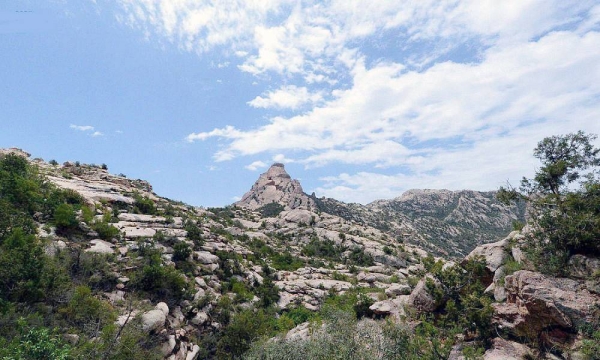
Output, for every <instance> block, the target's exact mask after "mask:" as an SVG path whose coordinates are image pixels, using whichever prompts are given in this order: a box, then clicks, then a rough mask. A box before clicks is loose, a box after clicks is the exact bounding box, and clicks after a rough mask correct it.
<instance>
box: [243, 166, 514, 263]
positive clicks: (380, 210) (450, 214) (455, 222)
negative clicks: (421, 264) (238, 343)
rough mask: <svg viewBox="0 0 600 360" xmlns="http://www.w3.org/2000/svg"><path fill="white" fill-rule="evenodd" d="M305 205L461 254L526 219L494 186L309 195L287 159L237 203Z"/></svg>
mask: <svg viewBox="0 0 600 360" xmlns="http://www.w3.org/2000/svg"><path fill="white" fill-rule="evenodd" d="M273 204H279V205H281V206H282V208H281V209H287V210H290V209H296V208H300V209H305V210H312V211H318V212H324V213H328V214H331V215H335V216H339V217H341V218H343V219H345V220H347V221H351V222H354V223H357V224H361V225H365V226H370V227H374V228H377V229H379V230H381V231H382V232H384V233H387V234H389V236H391V237H393V238H395V239H397V241H399V242H407V243H411V244H414V245H418V246H419V247H421V248H423V249H425V250H427V251H428V252H431V253H433V254H436V255H443V256H446V257H448V256H450V257H463V256H465V255H466V254H468V253H469V252H470V251H471V250H473V249H474V248H475V247H476V246H478V245H481V244H485V243H489V242H492V241H496V240H497V239H498V238H501V237H502V236H504V235H505V234H507V233H508V232H510V231H511V230H512V227H513V224H515V223H522V222H524V221H525V205H524V203H517V204H516V205H505V204H503V203H501V202H499V201H498V200H497V199H496V192H495V191H486V192H480V191H472V190H460V191H450V190H430V189H427V190H409V191H407V192H405V193H404V194H403V195H402V196H400V197H397V198H395V199H391V200H377V201H374V202H372V203H369V204H367V205H361V204H356V203H351V204H347V203H344V202H341V201H338V200H335V199H331V198H325V197H322V198H317V197H316V196H315V195H314V194H313V195H307V194H306V193H304V192H303V191H302V187H301V185H300V183H299V182H298V181H297V180H293V179H292V178H291V177H290V175H289V174H287V172H286V171H285V168H284V165H283V164H279V163H276V164H273V165H272V166H271V167H270V168H269V169H268V170H267V171H266V172H265V173H263V174H261V175H260V177H259V179H258V180H257V181H256V183H255V184H254V185H253V186H252V188H251V189H250V191H248V192H247V193H246V194H245V195H244V196H243V197H242V199H241V200H240V201H238V202H236V203H235V205H236V206H240V207H248V208H250V209H260V208H261V207H264V206H267V208H268V207H273V206H274V205H273Z"/></svg>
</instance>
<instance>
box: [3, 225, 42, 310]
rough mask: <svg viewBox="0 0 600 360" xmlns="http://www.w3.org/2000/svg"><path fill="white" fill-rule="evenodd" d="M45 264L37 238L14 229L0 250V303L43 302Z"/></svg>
mask: <svg viewBox="0 0 600 360" xmlns="http://www.w3.org/2000/svg"><path fill="white" fill-rule="evenodd" d="M45 262H46V256H45V254H44V251H43V248H42V246H41V244H40V243H39V241H38V240H37V238H36V237H35V236H33V235H28V234H25V232H24V231H23V230H22V229H20V228H17V229H14V231H12V233H11V234H10V235H9V236H8V237H7V238H6V239H5V240H4V242H3V243H2V244H1V246H0V300H8V301H16V302H36V301H39V300H41V299H43V298H44V288H43V283H42V279H43V277H42V274H43V271H44V266H45Z"/></svg>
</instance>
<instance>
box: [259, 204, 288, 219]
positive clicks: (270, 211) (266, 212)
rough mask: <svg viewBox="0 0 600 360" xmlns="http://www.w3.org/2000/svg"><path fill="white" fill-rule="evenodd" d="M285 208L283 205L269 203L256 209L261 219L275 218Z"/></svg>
mask: <svg viewBox="0 0 600 360" xmlns="http://www.w3.org/2000/svg"><path fill="white" fill-rule="evenodd" d="M284 209H285V208H284V207H283V205H281V204H278V203H270V204H266V205H263V206H261V207H260V208H258V212H260V214H261V215H262V217H276V216H277V215H279V214H280V213H281V212H282V211H283V210H284Z"/></svg>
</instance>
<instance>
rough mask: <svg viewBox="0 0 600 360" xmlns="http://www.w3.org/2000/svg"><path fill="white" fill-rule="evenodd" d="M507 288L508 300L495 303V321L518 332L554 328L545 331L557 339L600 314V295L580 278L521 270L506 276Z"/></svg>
mask: <svg viewBox="0 0 600 360" xmlns="http://www.w3.org/2000/svg"><path fill="white" fill-rule="evenodd" d="M505 288H506V294H507V299H506V300H507V301H506V303H502V304H494V305H493V306H494V312H495V313H494V318H493V322H494V323H495V324H496V325H497V326H498V327H499V328H503V329H505V330H508V331H509V332H511V333H513V335H516V336H527V337H530V338H535V337H537V336H538V334H540V333H542V332H543V331H544V330H552V331H545V332H546V333H548V334H549V336H551V337H553V338H555V339H557V338H560V337H563V336H567V335H568V334H567V333H568V332H572V331H573V330H574V329H576V328H577V327H578V326H580V325H583V324H589V323H590V322H592V321H595V320H597V319H598V318H599V317H600V311H599V310H598V309H600V296H598V295H596V294H593V293H591V292H590V291H589V290H588V289H587V288H585V286H584V285H583V284H582V283H581V282H579V281H576V280H572V279H564V278H554V277H550V276H546V275H543V274H540V273H536V272H532V271H527V270H521V271H517V272H515V273H514V274H512V275H509V276H507V277H506V278H505ZM552 342H554V340H553V341H552ZM559 342H560V341H559Z"/></svg>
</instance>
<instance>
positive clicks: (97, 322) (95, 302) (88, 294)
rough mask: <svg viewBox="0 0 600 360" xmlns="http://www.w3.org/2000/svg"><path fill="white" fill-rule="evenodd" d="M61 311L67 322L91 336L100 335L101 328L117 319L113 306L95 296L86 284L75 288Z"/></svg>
mask: <svg viewBox="0 0 600 360" xmlns="http://www.w3.org/2000/svg"><path fill="white" fill-rule="evenodd" d="M59 313H60V314H62V315H63V316H64V319H65V320H66V322H67V323H69V324H70V325H71V326H74V327H75V328H77V329H79V330H80V331H81V332H85V333H87V335H89V336H90V337H96V336H98V335H99V333H98V331H99V330H100V329H102V328H103V327H104V326H106V325H108V324H112V323H113V322H114V321H115V320H116V314H115V311H114V310H113V308H112V306H110V305H109V304H108V303H107V302H105V301H102V300H99V299H97V298H95V297H94V296H93V295H92V291H91V289H90V288H89V287H87V286H84V285H82V286H78V287H77V288H75V291H74V293H73V296H72V297H71V300H69V302H68V304H67V305H66V306H65V307H64V308H62V309H60V310H59Z"/></svg>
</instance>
